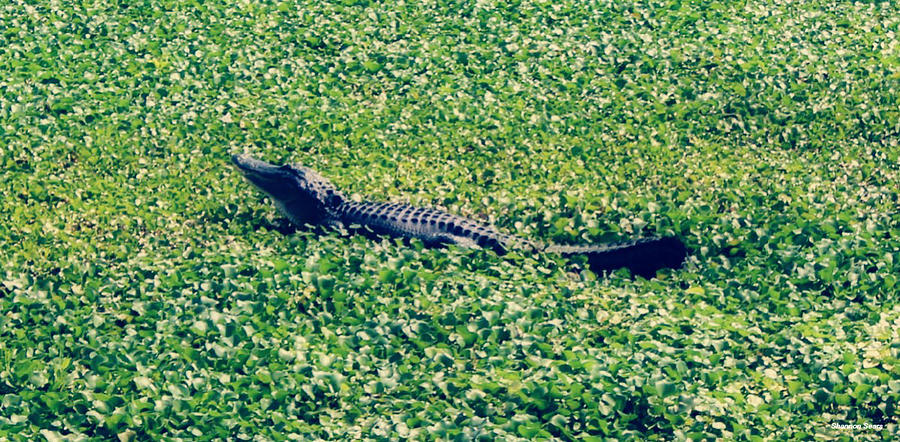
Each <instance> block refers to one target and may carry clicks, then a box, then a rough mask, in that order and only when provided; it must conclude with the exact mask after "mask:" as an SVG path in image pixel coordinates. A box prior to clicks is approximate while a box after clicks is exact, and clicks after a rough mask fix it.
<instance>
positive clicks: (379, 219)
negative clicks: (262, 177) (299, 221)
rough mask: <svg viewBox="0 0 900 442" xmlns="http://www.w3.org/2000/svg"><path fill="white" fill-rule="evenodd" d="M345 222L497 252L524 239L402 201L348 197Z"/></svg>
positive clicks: (434, 242) (427, 241)
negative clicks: (365, 199) (382, 201)
mask: <svg viewBox="0 0 900 442" xmlns="http://www.w3.org/2000/svg"><path fill="white" fill-rule="evenodd" d="M337 212H338V215H339V216H340V218H341V222H343V223H344V224H345V225H348V226H349V225H354V224H357V225H360V226H363V227H367V228H369V229H371V230H372V231H373V232H375V233H379V234H386V235H395V236H403V237H408V238H412V237H415V238H419V239H421V240H422V242H424V243H425V244H426V245H429V246H433V245H440V244H458V245H462V246H474V245H478V246H480V247H483V248H487V249H492V250H494V251H495V252H497V253H498V254H503V253H505V252H506V250H507V248H509V247H512V246H515V245H517V244H518V243H519V242H523V241H522V240H519V239H518V238H515V237H513V236H511V235H506V234H503V233H501V232H499V231H497V230H496V229H494V228H493V227H491V226H489V225H487V224H482V223H479V222H477V221H474V220H471V219H468V218H463V217H461V216H457V215H453V214H450V213H447V212H445V211H443V210H439V209H431V208H423V207H414V206H411V205H409V204H403V203H380V202H368V201H366V202H353V201H347V202H344V204H342V205H341V206H340V207H339V208H338V210H337Z"/></svg>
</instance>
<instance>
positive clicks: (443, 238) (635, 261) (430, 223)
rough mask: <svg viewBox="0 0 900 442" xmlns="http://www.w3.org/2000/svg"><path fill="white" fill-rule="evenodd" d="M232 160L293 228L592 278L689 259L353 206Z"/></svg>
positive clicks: (305, 174) (672, 247) (294, 168)
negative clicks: (407, 243) (552, 261)
mask: <svg viewBox="0 0 900 442" xmlns="http://www.w3.org/2000/svg"><path fill="white" fill-rule="evenodd" d="M231 159H232V162H233V163H234V165H235V166H236V167H237V168H238V170H240V172H241V173H242V174H243V176H244V178H246V179H247V180H248V181H250V183H252V184H253V185H254V186H256V187H257V188H259V189H260V190H261V191H262V192H263V193H265V194H267V195H268V196H269V197H270V199H271V200H272V201H273V202H274V203H275V205H276V206H277V207H278V209H279V210H280V211H281V213H283V214H284V215H285V216H286V217H287V218H288V220H290V222H291V223H292V224H293V225H295V226H297V227H303V226H304V225H313V226H315V225H321V226H329V227H334V228H337V229H345V228H346V229H352V230H354V231H357V232H363V233H371V234H375V235H387V236H394V237H402V238H418V239H419V240H421V241H422V243H423V244H425V246H427V247H440V246H445V245H450V244H454V245H456V246H460V247H472V248H475V247H480V248H485V249H490V250H493V251H494V252H496V253H497V254H498V255H502V254H505V253H507V252H508V251H510V250H519V251H524V252H530V253H556V254H561V255H564V256H570V255H586V256H587V261H588V265H589V266H590V268H591V270H593V271H594V272H596V273H601V274H603V273H608V272H611V271H613V270H615V269H619V268H622V267H626V268H628V269H629V270H630V271H631V273H632V274H634V275H640V276H643V277H645V278H648V279H649V278H650V277H652V276H654V275H656V272H657V270H660V269H662V268H666V267H673V268H677V267H679V266H681V264H682V262H683V261H684V259H685V257H686V255H687V249H686V248H685V245H684V243H683V242H682V241H681V240H680V239H678V238H676V237H671V236H670V237H648V238H641V239H636V240H632V241H627V242H620V243H612V244H585V245H561V244H542V243H538V242H534V241H530V240H527V239H525V238H521V237H519V236H515V235H509V234H506V233H503V232H501V231H499V230H497V229H495V228H494V227H492V226H490V225H488V224H485V223H481V222H478V221H475V220H471V219H469V218H465V217H462V216H457V215H453V214H451V213H448V212H445V211H443V210H439V209H433V208H424V207H415V206H412V205H409V204H404V203H394V202H373V201H362V202H357V201H353V200H351V199H349V198H347V197H346V196H344V194H343V193H341V192H340V191H339V190H338V189H337V188H336V187H335V186H334V185H332V184H331V182H329V181H328V180H327V179H326V178H324V177H323V176H322V175H319V174H318V173H317V172H315V171H314V170H312V169H310V168H308V167H305V166H303V165H299V164H285V165H282V166H279V165H275V164H270V163H267V162H265V161H260V160H257V159H255V158H252V157H250V156H248V155H244V154H236V155H233V156H232V158H231Z"/></svg>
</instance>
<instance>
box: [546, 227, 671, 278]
mask: <svg viewBox="0 0 900 442" xmlns="http://www.w3.org/2000/svg"><path fill="white" fill-rule="evenodd" d="M545 251H547V252H554V253H559V254H562V255H587V258H588V265H590V267H591V270H593V271H594V272H595V273H598V274H602V273H607V272H611V271H613V270H615V269H618V268H622V267H627V268H628V269H629V270H631V273H632V274H634V275H640V276H643V277H644V278H651V277H653V276H654V275H656V271H657V270H659V269H662V268H666V267H673V268H677V267H680V266H681V263H682V262H683V261H684V259H685V257H686V256H687V248H686V247H685V246H684V243H683V242H681V240H680V239H678V238H675V237H671V236H670V237H663V238H660V237H653V238H643V239H639V240H635V241H629V242H623V243H616V244H598V245H575V246H566V245H550V246H548V247H547V248H546V249H545Z"/></svg>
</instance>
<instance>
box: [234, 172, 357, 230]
mask: <svg viewBox="0 0 900 442" xmlns="http://www.w3.org/2000/svg"><path fill="white" fill-rule="evenodd" d="M231 161H232V162H233V163H234V165H235V166H237V168H238V170H240V171H241V173H242V174H243V175H244V178H246V179H247V181H250V182H251V183H253V185H254V186H256V187H257V188H258V189H259V190H262V191H263V192H265V193H266V194H267V195H268V196H269V197H270V198H271V199H272V201H273V202H274V203H275V205H276V206H278V209H279V210H281V212H282V213H284V215H285V216H287V217H288V218H289V219H290V220H291V222H292V223H294V224H296V225H298V226H302V225H304V224H321V223H323V222H327V221H329V220H330V219H332V218H333V216H332V211H333V209H334V208H336V207H337V206H339V205H340V204H341V203H343V201H344V196H343V195H342V194H341V193H340V192H339V191H338V190H337V189H336V188H335V187H334V186H333V185H332V184H331V183H330V182H329V181H328V180H327V179H325V178H324V177H322V176H321V175H319V174H318V173H316V172H315V171H313V170H312V169H310V168H308V167H304V166H301V165H298V164H285V165H283V166H276V165H274V164H270V163H267V162H265V161H260V160H257V159H255V158H252V157H250V156H247V155H232V157H231Z"/></svg>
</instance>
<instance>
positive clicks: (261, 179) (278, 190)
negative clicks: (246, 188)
mask: <svg viewBox="0 0 900 442" xmlns="http://www.w3.org/2000/svg"><path fill="white" fill-rule="evenodd" d="M231 162H232V163H234V165H235V166H237V168H238V170H240V171H241V173H242V174H243V175H244V178H246V179H247V181H250V182H251V183H253V185H254V186H256V187H258V188H259V190H262V191H263V192H265V193H268V194H269V195H271V196H272V197H274V198H277V199H284V198H287V197H289V196H290V195H291V194H293V193H294V192H296V190H297V189H296V180H295V179H294V175H293V173H292V171H291V170H286V169H285V168H283V167H279V166H276V165H274V164H269V163H267V162H265V161H260V160H257V159H255V158H252V157H250V156H248V155H232V156H231Z"/></svg>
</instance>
